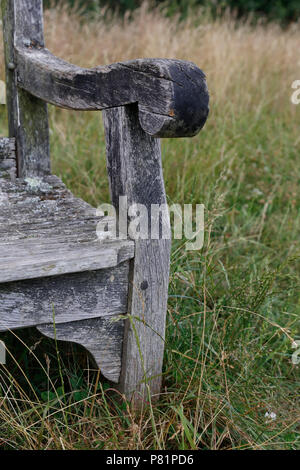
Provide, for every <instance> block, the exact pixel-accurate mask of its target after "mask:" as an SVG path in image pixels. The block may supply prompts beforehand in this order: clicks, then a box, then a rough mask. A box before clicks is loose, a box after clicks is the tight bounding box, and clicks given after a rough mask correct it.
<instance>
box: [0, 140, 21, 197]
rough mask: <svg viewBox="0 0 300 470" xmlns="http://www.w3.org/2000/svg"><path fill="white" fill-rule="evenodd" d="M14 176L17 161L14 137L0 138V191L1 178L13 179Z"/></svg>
mask: <svg viewBox="0 0 300 470" xmlns="http://www.w3.org/2000/svg"><path fill="white" fill-rule="evenodd" d="M16 176H17V162H16V145H15V139H8V138H5V137H3V138H0V191H1V178H8V179H11V180H12V181H14V180H15V179H16ZM0 199H1V197H0Z"/></svg>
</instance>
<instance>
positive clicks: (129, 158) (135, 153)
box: [103, 105, 171, 403]
mask: <svg viewBox="0 0 300 470" xmlns="http://www.w3.org/2000/svg"><path fill="white" fill-rule="evenodd" d="M103 115H104V125H105V131H106V145H107V163H108V173H109V180H110V189H111V196H112V201H113V204H114V205H115V207H118V206H119V196H127V198H128V206H130V205H132V204H143V205H144V206H146V208H147V210H148V214H149V220H150V213H151V205H152V204H159V205H161V204H166V195H165V189H164V181H163V175H162V167H161V151H160V141H159V140H158V139H155V138H153V137H151V136H149V135H148V134H146V133H145V132H144V131H143V130H142V128H141V126H140V123H139V119H138V108H137V106H136V105H128V106H125V107H119V108H113V109H109V110H106V111H104V112H103ZM167 230H169V224H168V228H167ZM170 247H171V239H170V234H168V238H166V239H163V238H162V237H160V239H155V240H151V238H150V236H149V238H148V239H139V240H136V242H135V258H134V260H133V263H132V272H131V295H130V299H129V308H128V313H129V314H130V319H129V320H128V321H127V325H126V328H125V338H124V346H123V361H122V371H121V382H120V388H121V391H122V392H124V393H125V395H126V396H127V398H129V399H133V401H134V402H135V403H139V402H140V401H141V400H147V395H148V391H149V390H150V393H151V395H152V396H153V397H155V395H156V396H157V397H158V394H159V392H160V388H161V379H162V376H161V374H162V363H163V353H164V338H165V320H166V310H167V299H168V285H169V264H170ZM148 386H149V388H148Z"/></svg>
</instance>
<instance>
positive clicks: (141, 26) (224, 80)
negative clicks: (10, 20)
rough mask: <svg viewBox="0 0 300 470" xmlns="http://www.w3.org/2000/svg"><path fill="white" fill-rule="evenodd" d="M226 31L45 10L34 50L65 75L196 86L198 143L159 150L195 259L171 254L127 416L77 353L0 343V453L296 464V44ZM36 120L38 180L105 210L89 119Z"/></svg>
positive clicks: (155, 16)
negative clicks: (226, 453) (207, 452)
mask: <svg viewBox="0 0 300 470" xmlns="http://www.w3.org/2000/svg"><path fill="white" fill-rule="evenodd" d="M98 7H99V5H98ZM237 16H238V15H235V16H234V15H233V13H232V12H231V13H230V12H228V11H224V12H223V14H222V16H216V15H213V14H212V12H211V10H209V9H203V8H201V7H197V8H195V9H193V14H190V15H189V14H186V15H184V16H182V13H181V12H180V11H178V14H177V16H176V15H175V16H174V15H172V16H170V14H169V13H168V12H167V14H166V11H165V12H162V11H161V8H160V7H157V8H151V9H149V5H148V4H147V3H143V4H142V5H141V6H139V7H138V8H136V9H134V10H132V11H131V12H130V14H125V15H121V16H120V15H119V14H118V13H112V12H110V11H108V10H107V9H106V8H105V7H104V9H101V8H97V11H96V10H95V12H94V14H93V15H90V14H89V15H85V14H83V12H82V10H81V11H80V12H78V11H76V10H74V9H73V10H68V7H67V2H63V3H60V5H58V6H56V7H54V5H52V8H50V9H47V10H46V11H45V37H46V45H47V47H48V48H49V49H50V50H51V51H52V52H53V53H54V54H56V55H57V56H59V57H62V58H64V59H66V60H69V61H71V62H73V63H76V64H78V65H82V66H87V67H91V66H95V65H99V64H109V63H112V62H115V61H120V60H122V61H124V60H129V59H134V58H137V57H169V58H178V59H187V60H191V61H193V62H195V63H196V64H197V65H198V66H199V67H200V68H202V69H203V70H204V71H205V73H206V75H207V81H208V87H209V90H210V96H211V112H210V115H209V119H208V122H207V124H206V126H205V128H204V129H203V131H202V132H201V133H200V134H199V135H198V136H196V137H195V138H192V139H179V140H176V139H173V140H172V139H166V140H163V141H162V153H163V168H164V176H165V182H166V190H167V195H168V200H169V202H170V203H180V204H184V203H193V204H196V203H204V204H205V208H206V212H205V217H206V220H205V226H206V228H205V244H204V247H203V249H202V250H201V251H199V252H187V251H186V250H185V246H184V241H183V242H182V241H181V242H179V241H175V242H174V243H173V253H172V261H171V279H170V291H169V294H170V296H169V305H168V316H167V336H166V351H165V360H164V378H163V390H162V395H161V397H160V399H159V401H158V402H156V403H152V404H150V405H149V404H148V405H145V407H144V409H143V410H142V413H141V414H138V413H136V412H135V411H134V410H132V409H131V408H130V406H129V404H128V403H126V402H125V400H124V399H123V398H122V397H120V396H119V394H118V393H117V392H115V391H114V390H113V387H112V384H109V383H107V382H106V381H105V380H103V379H102V378H101V377H99V374H98V372H97V371H95V370H94V365H93V363H92V362H91V361H90V358H89V357H88V356H87V355H86V353H85V352H84V351H83V349H81V348H80V347H79V346H78V347H77V346H75V345H66V344H64V343H58V344H55V342H54V341H50V340H47V339H46V338H43V337H41V335H39V334H38V333H37V332H36V331H35V330H34V329H30V330H26V331H25V330H24V331H17V332H13V333H2V334H1V335H0V339H2V340H4V341H5V342H6V344H7V346H8V348H9V350H10V355H9V360H8V363H7V365H6V366H1V368H0V448H3V449H45V448H48V449H198V448H199V449H300V406H299V405H300V403H299V398H300V396H299V395H300V394H299V390H300V375H299V370H300V369H299V367H300V366H299V365H293V364H292V361H291V357H292V353H293V352H294V350H293V348H292V344H293V341H295V340H299V339H300V296H299V292H300V291H299V286H300V279H299V272H300V259H299V255H300V247H299V241H300V213H299V207H300V191H299V189H300V188H299V183H300V181H299V174H300V158H299V154H300V134H299V122H300V105H299V106H296V105H293V104H292V103H291V100H290V98H291V94H292V92H293V90H292V88H291V84H292V82H293V81H294V80H296V79H300V59H299V51H300V29H299V24H298V23H293V24H290V25H289V26H287V25H285V26H284V27H282V25H279V24H277V23H274V22H272V21H253V17H252V18H250V19H246V18H245V17H244V18H239V19H238V17H237ZM0 41H1V40H0ZM0 79H2V80H3V79H4V69H3V44H2V43H1V42H0ZM49 110H50V132H51V153H52V163H53V172H54V173H56V174H58V175H59V176H60V177H61V178H62V179H63V181H64V182H65V183H66V184H67V185H68V186H69V187H70V188H71V189H72V190H73V192H74V193H75V194H76V195H78V196H80V197H82V198H84V199H85V200H87V201H88V202H90V203H92V204H93V205H98V204H100V203H101V202H107V201H108V200H109V193H108V182H107V177H106V168H105V142H104V134H103V126H102V121H101V113H98V112H89V113H88V112H70V111H65V110H60V109H55V108H54V107H52V106H50V107H49ZM0 135H2V136H4V135H7V123H6V116H5V107H4V106H1V105H0ZM271 412H272V413H275V414H276V419H273V420H272V419H270V418H268V417H267V416H266V413H271Z"/></svg>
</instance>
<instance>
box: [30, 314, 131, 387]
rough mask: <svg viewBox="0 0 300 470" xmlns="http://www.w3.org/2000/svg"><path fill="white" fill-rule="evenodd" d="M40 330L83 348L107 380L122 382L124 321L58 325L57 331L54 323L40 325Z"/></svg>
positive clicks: (96, 320)
mask: <svg viewBox="0 0 300 470" xmlns="http://www.w3.org/2000/svg"><path fill="white" fill-rule="evenodd" d="M37 329H38V330H39V331H40V332H41V333H43V334H44V335H46V336H48V337H50V338H54V339H55V337H56V339H57V340H62V341H71V342H74V343H79V344H81V345H82V346H84V347H85V348H86V349H87V350H88V351H89V352H90V353H91V354H92V356H93V358H94V359H95V361H96V364H97V366H98V367H99V368H100V370H101V373H102V374H103V375H104V377H106V378H107V379H109V380H111V381H112V382H115V383H118V382H119V379H120V370H121V356H122V343H123V335H124V320H122V319H120V318H119V317H118V316H109V317H102V318H93V319H90V320H82V321H76V322H72V323H61V324H58V325H55V331H54V325H53V323H49V324H48V325H38V326H37Z"/></svg>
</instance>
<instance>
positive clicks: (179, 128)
mask: <svg viewBox="0 0 300 470" xmlns="http://www.w3.org/2000/svg"><path fill="white" fill-rule="evenodd" d="M17 57H18V85H19V86H20V87H22V88H24V89H25V90H27V91H28V92H30V93H32V94H33V95H35V96H37V97H38V98H40V99H43V100H45V101H47V102H49V103H52V104H55V105H57V106H61V107H63V108H69V109H83V110H84V109H85V110H97V109H100V110H103V109H106V108H111V107H117V106H121V105H127V104H130V103H136V102H137V103H138V106H139V119H140V124H141V126H142V128H143V129H144V130H145V132H147V133H148V134H150V135H153V136H159V137H185V136H193V135H195V134H197V132H199V130H200V129H201V128H202V127H203V125H204V123H205V121H206V119H207V115H208V101H209V100H208V92H207V86H206V81H205V75H204V73H203V72H202V71H201V70H200V69H199V68H198V67H197V66H196V65H195V64H193V63H191V62H185V61H180V60H168V59H137V60H133V61H129V62H124V63H116V64H112V65H108V66H102V67H96V68H94V69H83V68H80V67H76V66H74V65H72V64H69V63H68V62H65V61H63V60H61V59H58V58H57V57H55V56H54V55H52V54H51V53H50V52H49V51H48V50H47V49H44V48H43V47H41V46H39V45H38V44H37V43H36V42H31V43H30V45H28V43H27V46H26V43H25V44H23V45H22V46H20V47H18V48H17Z"/></svg>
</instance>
